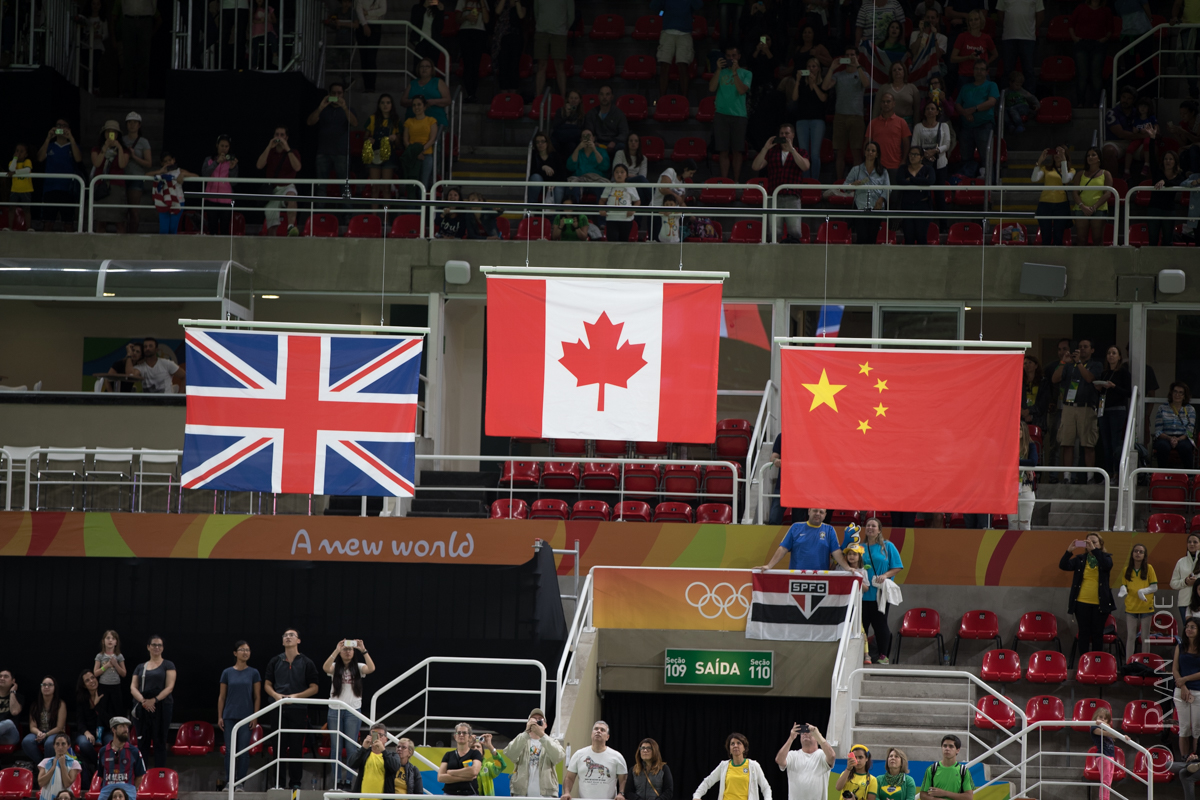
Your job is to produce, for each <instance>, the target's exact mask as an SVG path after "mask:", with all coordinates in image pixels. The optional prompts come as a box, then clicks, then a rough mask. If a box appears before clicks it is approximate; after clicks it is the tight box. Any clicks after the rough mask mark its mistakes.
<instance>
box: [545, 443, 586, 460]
mask: <svg viewBox="0 0 1200 800" xmlns="http://www.w3.org/2000/svg"><path fill="white" fill-rule="evenodd" d="M550 446H551V448H552V449H553V452H554V455H556V456H585V455H587V440H585V439H551V440H550Z"/></svg>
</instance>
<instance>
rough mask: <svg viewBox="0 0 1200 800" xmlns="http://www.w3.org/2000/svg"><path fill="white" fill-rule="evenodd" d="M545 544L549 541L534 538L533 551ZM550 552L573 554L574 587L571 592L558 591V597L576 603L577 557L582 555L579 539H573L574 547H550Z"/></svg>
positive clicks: (577, 587) (577, 584)
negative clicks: (567, 548)
mask: <svg viewBox="0 0 1200 800" xmlns="http://www.w3.org/2000/svg"><path fill="white" fill-rule="evenodd" d="M547 544H549V542H546V541H544V540H542V539H536V540H534V542H533V552H535V553H537V552H539V551H540V550H541V549H542V547H544V546H545V545H547ZM550 552H551V553H553V554H554V555H556V556H574V557H575V558H574V560H573V562H572V564H573V566H574V570H573V572H574V579H575V583H574V588H573V589H572V593H571V594H562V593H561V592H560V593H559V595H558V598H559V599H560V600H573V601H575V602H576V603H578V602H579V558H580V556H582V555H583V551H582V550H581V549H580V547H579V540H578V539H576V540H575V547H573V548H572V549H570V550H566V549H558V548H554V547H551V548H550Z"/></svg>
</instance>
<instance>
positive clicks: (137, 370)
mask: <svg viewBox="0 0 1200 800" xmlns="http://www.w3.org/2000/svg"><path fill="white" fill-rule="evenodd" d="M129 374H130V375H131V376H132V377H134V378H141V379H142V391H143V392H147V393H151V394H165V393H166V391H167V387H168V386H171V385H172V384H175V385H177V386H179V387H180V389H181V390H182V389H183V384H184V380H185V379H186V377H187V373H186V372H185V370H184V368H183V367H181V366H179V365H178V364H176V363H175V362H174V361H172V360H171V359H169V358H159V356H158V340H157V339H155V338H154V337H153V336H147V337H146V338H145V339H144V340H142V360H141V361H139V362H138V363H137V365H135V366H134V368H133V369H132V370H130V372H129ZM172 669H174V667H172ZM135 698H136V695H135ZM138 702H139V703H140V702H141V701H140V700H139V701H138Z"/></svg>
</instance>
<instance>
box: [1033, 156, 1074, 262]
mask: <svg viewBox="0 0 1200 800" xmlns="http://www.w3.org/2000/svg"><path fill="white" fill-rule="evenodd" d="M1074 178H1075V172H1074V171H1073V170H1072V169H1071V164H1070V157H1069V155H1068V154H1067V148H1065V147H1063V146H1062V145H1059V146H1058V147H1056V148H1054V149H1053V150H1051V149H1050V148H1049V147H1047V148H1046V149H1045V150H1043V151H1042V154H1041V155H1040V156H1038V160H1037V163H1036V164H1034V166H1033V173H1032V174H1031V176H1030V180H1031V181H1032V182H1033V183H1041V184H1043V185H1045V187H1046V189H1045V191H1043V192H1042V193H1041V195H1039V196H1038V204H1037V220H1038V229H1039V230H1040V231H1041V234H1042V245H1043V246H1047V247H1048V246H1050V245H1055V246H1058V247H1061V246H1062V243H1063V234H1064V233H1066V230H1067V227H1068V226H1069V225H1070V224H1071V220H1070V219H1069V218H1070V216H1071V206H1070V204H1069V203H1067V193H1066V191H1065V190H1064V188H1063V187H1065V186H1068V185H1070V184H1071V182H1072V181H1073V179H1074Z"/></svg>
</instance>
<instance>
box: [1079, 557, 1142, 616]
mask: <svg viewBox="0 0 1200 800" xmlns="http://www.w3.org/2000/svg"><path fill="white" fill-rule="evenodd" d="M1085 575H1086V573H1085ZM1122 577H1123V576H1122ZM1155 583H1158V576H1157V575H1155V574H1154V567H1153V566H1152V565H1150V564H1147V565H1146V577H1145V578H1142V577H1140V576H1139V575H1138V573H1137V572H1134V573H1133V577H1132V578H1127V579H1123V580H1122V581H1121V585H1122V586H1124V587H1125V589H1126V590H1127V591H1128V592H1129V594H1127V595H1125V613H1126V614H1149V613H1151V612H1152V611H1154V595H1152V594H1149V593H1147V594H1146V599H1145V600H1143V599H1141V598H1140V597H1138V590H1139V589H1145V588H1146V587H1147V586H1150V585H1151V584H1155ZM1082 595H1083V590H1082V587H1081V588H1080V596H1082Z"/></svg>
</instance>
